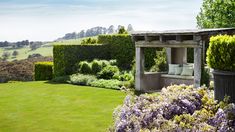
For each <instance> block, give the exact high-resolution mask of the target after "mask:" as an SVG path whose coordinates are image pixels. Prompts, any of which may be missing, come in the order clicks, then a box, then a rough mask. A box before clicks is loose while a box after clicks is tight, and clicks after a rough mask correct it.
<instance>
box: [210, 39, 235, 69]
mask: <svg viewBox="0 0 235 132" xmlns="http://www.w3.org/2000/svg"><path fill="white" fill-rule="evenodd" d="M206 60H207V63H208V65H209V66H210V67H211V68H213V69H216V70H222V71H235V36H229V35H218V36H215V37H211V38H210V45H209V49H208V50H207V58H206Z"/></svg>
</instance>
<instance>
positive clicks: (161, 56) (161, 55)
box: [150, 49, 167, 72]
mask: <svg viewBox="0 0 235 132" xmlns="http://www.w3.org/2000/svg"><path fill="white" fill-rule="evenodd" d="M154 61H155V65H154V66H152V67H151V69H150V71H152V72H154V71H157V72H162V71H167V55H166V49H163V50H162V51H157V55H156V57H155V58H154Z"/></svg>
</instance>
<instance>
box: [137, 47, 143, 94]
mask: <svg viewBox="0 0 235 132" xmlns="http://www.w3.org/2000/svg"><path fill="white" fill-rule="evenodd" d="M135 54H136V55H135V56H136V75H135V89H136V90H138V91H142V90H144V89H143V86H144V49H143V48H140V47H136V51H135Z"/></svg>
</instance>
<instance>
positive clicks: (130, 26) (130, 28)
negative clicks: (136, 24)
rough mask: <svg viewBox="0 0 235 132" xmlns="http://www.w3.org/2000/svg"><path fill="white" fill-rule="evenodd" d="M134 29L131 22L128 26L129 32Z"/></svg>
mask: <svg viewBox="0 0 235 132" xmlns="http://www.w3.org/2000/svg"><path fill="white" fill-rule="evenodd" d="M132 31H134V29H133V27H132V25H131V24H129V25H128V26H127V32H132Z"/></svg>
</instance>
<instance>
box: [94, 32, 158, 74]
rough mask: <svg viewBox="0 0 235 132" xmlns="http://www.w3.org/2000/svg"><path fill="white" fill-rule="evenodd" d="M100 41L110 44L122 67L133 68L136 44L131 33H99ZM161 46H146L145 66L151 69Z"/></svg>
mask: <svg viewBox="0 0 235 132" xmlns="http://www.w3.org/2000/svg"><path fill="white" fill-rule="evenodd" d="M98 43H102V44H110V45H111V46H110V48H111V51H112V52H111V58H112V59H116V60H117V65H118V67H120V68H121V69H125V70H129V69H131V63H132V61H133V59H134V57H135V44H134V42H132V40H131V35H129V34H115V35H99V36H98ZM159 49H161V48H145V67H146V69H150V68H151V67H152V66H153V65H154V63H155V61H154V57H155V56H156V51H157V50H159Z"/></svg>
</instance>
